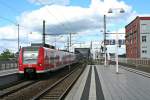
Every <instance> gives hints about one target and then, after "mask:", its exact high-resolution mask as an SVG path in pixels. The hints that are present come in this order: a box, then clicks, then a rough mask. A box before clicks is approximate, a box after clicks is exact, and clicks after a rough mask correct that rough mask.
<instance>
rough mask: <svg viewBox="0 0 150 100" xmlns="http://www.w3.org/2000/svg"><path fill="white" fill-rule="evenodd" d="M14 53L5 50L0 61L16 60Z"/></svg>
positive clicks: (0, 55)
mask: <svg viewBox="0 0 150 100" xmlns="http://www.w3.org/2000/svg"><path fill="white" fill-rule="evenodd" d="M14 57H15V56H14V53H12V52H10V51H9V50H8V49H6V50H4V51H3V52H2V53H1V54H0V60H9V58H14Z"/></svg>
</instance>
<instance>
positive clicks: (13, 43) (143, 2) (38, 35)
mask: <svg viewBox="0 0 150 100" xmlns="http://www.w3.org/2000/svg"><path fill="white" fill-rule="evenodd" d="M149 4H150V1H148V0H9V1H8V0H0V52H2V51H3V50H5V49H10V50H11V51H12V52H16V51H17V50H18V47H17V46H18V44H17V43H18V42H17V38H18V29H17V28H18V27H17V25H18V24H19V26H20V27H19V38H20V41H19V43H20V46H22V47H23V46H29V45H30V43H39V42H42V23H43V20H45V22H46V34H51V35H47V36H46V43H48V44H51V45H56V47H57V48H60V49H65V48H66V46H67V41H68V37H69V34H68V33H74V34H72V46H71V50H72V51H73V48H76V47H90V44H91V41H92V43H93V50H96V49H97V48H100V45H103V44H102V41H103V31H104V28H103V27H104V21H103V19H104V15H106V30H107V32H110V33H114V32H118V33H125V29H124V28H125V26H126V25H127V24H128V23H130V22H131V21H132V20H133V19H134V18H135V17H136V16H150V7H149ZM110 8H111V9H112V11H113V13H111V14H110V13H108V10H109V9H110ZM120 9H124V11H125V13H120V12H119V11H120ZM56 34H57V35H56ZM106 38H107V39H116V36H115V35H107V37H106ZM119 39H124V35H123V34H120V35H119ZM107 48H108V52H110V53H114V52H115V46H107ZM119 53H120V54H123V53H125V46H124V45H123V46H122V47H121V48H119Z"/></svg>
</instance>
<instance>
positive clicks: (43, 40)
mask: <svg viewBox="0 0 150 100" xmlns="http://www.w3.org/2000/svg"><path fill="white" fill-rule="evenodd" d="M42 42H43V46H44V45H45V20H43V39H42Z"/></svg>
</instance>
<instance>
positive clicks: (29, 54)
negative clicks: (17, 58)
mask: <svg viewBox="0 0 150 100" xmlns="http://www.w3.org/2000/svg"><path fill="white" fill-rule="evenodd" d="M37 58H38V50H34V51H33V50H24V52H23V63H24V64H36V63H37Z"/></svg>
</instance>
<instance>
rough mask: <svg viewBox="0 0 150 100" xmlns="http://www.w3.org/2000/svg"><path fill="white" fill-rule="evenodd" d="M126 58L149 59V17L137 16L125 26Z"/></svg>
mask: <svg viewBox="0 0 150 100" xmlns="http://www.w3.org/2000/svg"><path fill="white" fill-rule="evenodd" d="M125 33H126V36H125V41H126V54H127V57H128V58H150V17H139V16H137V17H136V18H135V19H134V20H133V21H132V22H130V23H129V24H128V25H126V26H125Z"/></svg>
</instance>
